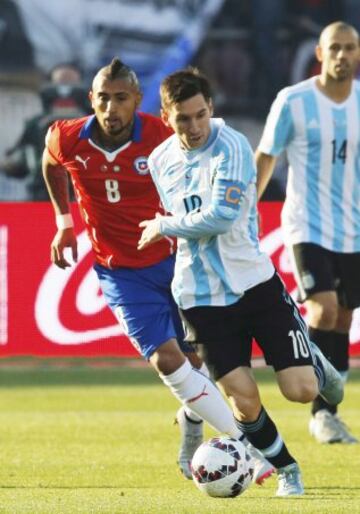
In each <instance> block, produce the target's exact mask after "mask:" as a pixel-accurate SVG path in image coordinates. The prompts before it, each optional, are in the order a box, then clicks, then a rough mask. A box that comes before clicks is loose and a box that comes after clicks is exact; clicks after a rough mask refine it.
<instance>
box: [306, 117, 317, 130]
mask: <svg viewBox="0 0 360 514" xmlns="http://www.w3.org/2000/svg"><path fill="white" fill-rule="evenodd" d="M306 127H307V128H309V129H317V128H319V127H320V125H319V123H318V122H317V120H316V119H315V118H312V119H311V120H310V121H309V123H308V124H307V126H306Z"/></svg>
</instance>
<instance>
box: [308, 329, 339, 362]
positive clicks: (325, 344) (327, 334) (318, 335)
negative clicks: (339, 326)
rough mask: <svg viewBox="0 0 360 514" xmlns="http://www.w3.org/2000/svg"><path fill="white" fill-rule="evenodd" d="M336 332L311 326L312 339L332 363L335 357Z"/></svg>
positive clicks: (310, 334) (310, 336)
mask: <svg viewBox="0 0 360 514" xmlns="http://www.w3.org/2000/svg"><path fill="white" fill-rule="evenodd" d="M333 335H334V332H332V331H331V330H320V329H318V328H313V327H309V338H310V341H312V342H313V343H315V344H316V346H318V347H319V348H320V350H321V351H322V353H323V354H324V355H325V357H326V358H327V359H328V360H329V361H330V362H331V363H332V362H333V358H334V346H335V343H334V337H333Z"/></svg>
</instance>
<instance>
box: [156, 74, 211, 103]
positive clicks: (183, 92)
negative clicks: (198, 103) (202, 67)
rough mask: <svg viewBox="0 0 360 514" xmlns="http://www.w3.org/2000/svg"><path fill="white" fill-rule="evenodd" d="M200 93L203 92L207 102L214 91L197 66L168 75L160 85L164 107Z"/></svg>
mask: <svg viewBox="0 0 360 514" xmlns="http://www.w3.org/2000/svg"><path fill="white" fill-rule="evenodd" d="M198 94H202V95H203V97H204V98H205V100H206V102H208V103H209V102H210V100H211V96H212V93H211V86H210V83H209V80H208V79H207V77H205V75H203V74H202V73H201V72H200V71H199V70H198V69H197V68H192V67H189V68H187V69H185V70H180V71H176V72H175V73H172V74H171V75H168V76H167V77H166V78H165V79H164V80H163V81H162V83H161V86H160V97H161V105H162V108H163V109H166V108H167V107H169V106H170V105H172V104H177V103H179V102H183V101H184V100H188V99H189V98H192V97H193V96H195V95H198Z"/></svg>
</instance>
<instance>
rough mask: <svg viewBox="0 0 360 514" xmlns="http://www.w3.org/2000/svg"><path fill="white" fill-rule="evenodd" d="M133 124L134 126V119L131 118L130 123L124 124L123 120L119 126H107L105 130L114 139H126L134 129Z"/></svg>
mask: <svg viewBox="0 0 360 514" xmlns="http://www.w3.org/2000/svg"><path fill="white" fill-rule="evenodd" d="M132 126H133V121H132V120H131V121H130V122H129V123H127V124H126V125H123V124H122V123H121V122H120V125H119V126H118V127H116V128H115V127H114V128H111V126H109V125H108V126H107V127H106V126H105V129H103V130H104V132H105V134H106V136H108V137H110V138H114V139H121V140H122V139H123V138H124V139H126V138H127V137H129V136H130V134H131V130H132Z"/></svg>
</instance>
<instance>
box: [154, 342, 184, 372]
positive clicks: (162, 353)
mask: <svg viewBox="0 0 360 514" xmlns="http://www.w3.org/2000/svg"><path fill="white" fill-rule="evenodd" d="M185 360H186V359H185V356H184V354H183V353H182V351H181V350H180V348H179V346H178V344H177V342H176V340H175V339H169V341H167V342H166V343H164V344H162V345H161V346H159V348H157V350H156V351H155V352H154V353H153V354H152V355H151V357H150V359H149V361H150V364H151V365H152V366H153V368H155V369H156V371H157V372H158V373H161V374H162V375H170V374H171V373H174V372H175V371H176V370H177V369H179V368H180V366H182V365H183V364H184V362H185Z"/></svg>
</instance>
